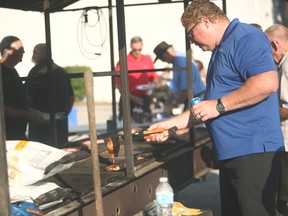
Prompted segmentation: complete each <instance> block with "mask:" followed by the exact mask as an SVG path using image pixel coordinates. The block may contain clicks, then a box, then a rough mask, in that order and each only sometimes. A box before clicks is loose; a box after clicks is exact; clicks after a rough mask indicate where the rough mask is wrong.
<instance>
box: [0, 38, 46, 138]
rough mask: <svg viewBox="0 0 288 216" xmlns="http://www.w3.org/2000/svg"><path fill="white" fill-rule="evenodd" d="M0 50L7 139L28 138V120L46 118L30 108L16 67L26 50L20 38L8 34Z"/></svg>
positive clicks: (40, 121) (38, 122)
mask: <svg viewBox="0 0 288 216" xmlns="http://www.w3.org/2000/svg"><path fill="white" fill-rule="evenodd" d="M0 52H1V56H2V58H1V74H0V75H1V76H2V78H1V79H2V86H3V98H4V115H5V129H6V139H7V140H21V139H27V137H26V134H25V132H26V128H27V123H28V121H33V122H34V123H35V124H40V123H43V122H44V119H43V118H42V116H41V115H40V113H39V112H34V111H31V110H29V109H28V104H27V101H26V95H25V88H24V85H23V83H22V81H21V78H20V77H19V74H18V72H17V71H16V69H15V66H16V65H17V64H18V63H19V62H21V61H22V57H23V54H24V52H25V51H24V48H23V44H22V42H21V40H20V39H19V38H17V37H15V36H7V37H5V38H3V39H2V41H1V43H0Z"/></svg>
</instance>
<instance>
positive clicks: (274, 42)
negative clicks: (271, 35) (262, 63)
mask: <svg viewBox="0 0 288 216" xmlns="http://www.w3.org/2000/svg"><path fill="white" fill-rule="evenodd" d="M271 46H272V49H274V50H275V51H276V52H277V51H278V46H279V43H278V42H277V41H271Z"/></svg>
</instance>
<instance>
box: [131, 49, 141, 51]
mask: <svg viewBox="0 0 288 216" xmlns="http://www.w3.org/2000/svg"><path fill="white" fill-rule="evenodd" d="M132 51H133V52H137V51H138V52H141V51H142V49H132Z"/></svg>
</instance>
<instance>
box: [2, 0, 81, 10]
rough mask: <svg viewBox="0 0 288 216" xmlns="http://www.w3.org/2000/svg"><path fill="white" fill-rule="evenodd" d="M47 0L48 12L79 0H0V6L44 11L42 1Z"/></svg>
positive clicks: (61, 8)
mask: <svg viewBox="0 0 288 216" xmlns="http://www.w3.org/2000/svg"><path fill="white" fill-rule="evenodd" d="M45 1H47V2H48V3H49V4H50V6H49V9H50V12H56V11H61V10H63V8H65V7H67V6H69V5H71V4H73V3H75V2H77V1H79V0H2V1H0V7H2V8H7V9H20V10H24V11H39V12H44V6H43V5H44V2H45Z"/></svg>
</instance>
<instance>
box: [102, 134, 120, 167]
mask: <svg viewBox="0 0 288 216" xmlns="http://www.w3.org/2000/svg"><path fill="white" fill-rule="evenodd" d="M120 142H121V138H120V136H117V137H109V138H107V140H106V143H107V144H106V145H107V151H108V153H109V154H110V161H111V162H112V163H113V164H114V163H115V157H118V154H119V150H120Z"/></svg>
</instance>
